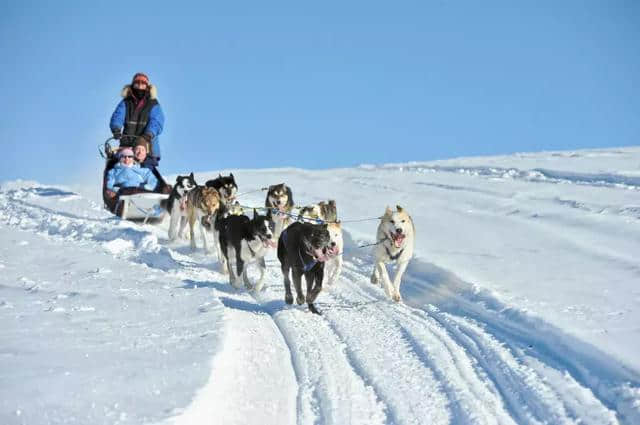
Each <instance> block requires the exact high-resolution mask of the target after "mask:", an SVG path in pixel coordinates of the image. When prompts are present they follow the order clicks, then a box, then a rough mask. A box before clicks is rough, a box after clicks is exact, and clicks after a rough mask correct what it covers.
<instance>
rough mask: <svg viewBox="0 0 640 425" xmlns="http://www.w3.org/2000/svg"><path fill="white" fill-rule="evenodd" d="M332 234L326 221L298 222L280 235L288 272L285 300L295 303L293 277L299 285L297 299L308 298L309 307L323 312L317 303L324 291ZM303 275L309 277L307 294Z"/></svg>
mask: <svg viewBox="0 0 640 425" xmlns="http://www.w3.org/2000/svg"><path fill="white" fill-rule="evenodd" d="M330 243H331V237H330V235H329V231H328V230H327V225H326V224H311V223H301V222H295V223H293V224H291V225H290V226H289V227H287V228H286V229H284V230H283V232H282V233H281V234H280V238H279V239H278V259H279V260H280V266H281V270H282V275H283V276H284V289H285V296H284V301H285V302H286V303H287V304H293V295H292V294H291V280H290V278H289V271H291V277H292V279H293V284H294V286H295V288H296V302H297V303H298V304H302V303H304V302H305V301H306V302H307V305H308V306H309V310H310V311H311V312H312V313H315V314H321V313H320V311H319V310H318V309H317V308H316V307H315V305H314V304H313V303H314V302H315V300H316V298H317V297H318V294H320V291H322V279H323V277H324V262H325V261H326V260H327V259H328V258H329V253H328V251H329V249H330ZM302 275H304V277H305V280H306V281H307V295H306V297H305V295H304V294H303V293H302Z"/></svg>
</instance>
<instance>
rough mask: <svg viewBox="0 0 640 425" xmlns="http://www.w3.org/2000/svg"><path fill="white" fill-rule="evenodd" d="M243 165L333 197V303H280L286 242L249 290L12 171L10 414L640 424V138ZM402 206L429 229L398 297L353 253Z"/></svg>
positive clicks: (243, 173)
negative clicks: (399, 159) (337, 266)
mask: <svg viewBox="0 0 640 425" xmlns="http://www.w3.org/2000/svg"><path fill="white" fill-rule="evenodd" d="M188 171H190V170H188ZM230 171H233V173H234V176H235V177H236V180H237V182H238V183H239V185H240V192H249V191H253V190H255V189H259V188H261V187H264V186H266V185H269V184H276V183H281V182H285V183H287V184H288V185H289V186H291V187H292V189H293V194H294V200H295V201H296V204H297V205H306V204H309V203H313V202H318V201H320V200H326V199H335V200H336V202H337V206H338V214H339V217H340V218H341V219H342V220H343V229H344V230H345V253H344V260H345V264H344V269H343V273H342V276H341V278H340V279H339V280H338V282H336V283H335V284H334V285H332V286H330V287H325V289H324V290H323V292H322V293H321V294H320V297H319V298H318V302H317V305H318V307H319V309H320V310H322V311H323V313H324V314H323V315H322V316H316V315H313V314H311V313H309V312H308V311H307V309H306V308H305V307H299V306H288V305H286V304H285V303H284V291H283V284H282V276H281V274H280V270H279V266H278V262H277V259H276V258H275V256H274V255H273V254H270V255H269V256H268V257H267V266H268V271H267V276H266V278H265V282H266V285H265V289H264V290H263V291H261V292H259V293H253V292H247V291H246V290H236V289H234V288H232V287H231V286H230V285H229V283H228V282H227V279H226V277H225V276H224V275H222V274H221V273H220V272H219V264H218V262H217V259H216V258H215V255H211V254H207V253H205V252H204V251H203V249H202V248H201V247H200V240H199V239H198V241H197V242H198V244H199V247H198V249H196V251H195V252H192V251H191V249H190V248H189V243H188V241H184V240H183V241H179V242H173V243H170V242H169V241H168V240H167V228H168V223H167V222H166V221H165V222H164V223H161V224H159V225H156V226H152V225H137V224H134V223H129V222H123V221H120V220H118V219H116V218H114V217H113V216H111V215H110V214H108V213H107V212H106V211H105V210H103V209H102V206H101V202H100V199H99V197H98V196H97V195H98V194H97V191H96V189H95V184H94V182H90V183H86V184H80V185H77V186H74V187H73V189H71V188H66V187H59V186H52V185H47V184H42V183H39V182H33V181H11V182H3V183H2V184H0V238H1V240H2V243H1V244H0V321H1V322H2V324H3V326H2V329H1V330H0V359H1V362H0V423H2V424H50V423H54V424H58V423H70V424H73V423H77V424H86V423H92V424H141V423H145V424H158V425H161V424H162V425H169V424H209V423H224V424H267V425H268V424H345V423H350V424H425V423H429V424H448V423H452V424H513V423H518V424H539V423H554V424H563V423H584V424H617V423H622V424H635V423H640V360H639V359H640V356H638V353H639V352H640V308H639V307H640V287H638V282H639V281H640V279H639V278H640V264H639V263H638V260H637V258H638V253H640V148H620V149H605V150H586V151H571V152H539V153H521V154H514V155H508V156H500V157H474V158H459V159H452V160H446V161H432V162H411V163H406V164H385V165H373V164H368V165H363V166H360V167H356V168H349V169H333V170H320V171H310V170H301V169H293V168H287V169H268V170H230ZM218 172H219V171H218V170H215V171H212V172H210V173H197V174H196V179H197V180H198V181H199V182H201V183H203V182H204V181H206V180H207V179H208V178H213V177H215V176H217V175H218ZM222 172H223V173H225V172H228V170H222ZM170 177H172V178H174V176H170ZM264 196H265V195H264V193H263V192H260V191H258V192H252V193H249V194H247V195H245V196H243V197H242V198H241V200H242V203H243V204H244V205H247V206H257V207H259V206H261V205H263V204H264ZM397 204H399V205H401V206H402V207H403V208H405V209H406V210H407V211H408V212H409V213H410V214H411V215H412V217H413V220H414V222H415V226H416V229H417V237H416V254H415V257H414V259H413V260H412V262H411V263H410V266H409V268H408V269H407V273H406V274H405V277H404V279H403V284H402V286H401V293H402V296H403V299H404V303H403V304H397V303H395V302H392V301H390V300H388V299H386V297H385V295H384V292H383V291H382V289H381V288H380V287H377V286H373V285H372V284H371V283H370V282H369V276H370V274H371V271H372V267H373V262H372V257H371V248H359V246H361V245H364V244H368V243H372V242H374V241H375V240H374V239H375V231H376V227H377V220H376V219H375V217H378V216H380V215H381V214H382V213H383V211H384V208H385V207H386V206H387V205H390V206H394V205H397ZM370 218H371V220H365V219H370ZM167 221H168V220H167ZM253 272H255V271H252V273H253Z"/></svg>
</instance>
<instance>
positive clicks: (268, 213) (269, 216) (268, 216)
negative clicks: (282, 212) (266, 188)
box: [267, 208, 273, 221]
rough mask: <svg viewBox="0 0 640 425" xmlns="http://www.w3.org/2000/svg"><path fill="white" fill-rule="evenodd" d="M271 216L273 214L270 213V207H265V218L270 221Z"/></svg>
mask: <svg viewBox="0 0 640 425" xmlns="http://www.w3.org/2000/svg"><path fill="white" fill-rule="evenodd" d="M272 216H273V214H271V208H267V220H269V221H271V217H272Z"/></svg>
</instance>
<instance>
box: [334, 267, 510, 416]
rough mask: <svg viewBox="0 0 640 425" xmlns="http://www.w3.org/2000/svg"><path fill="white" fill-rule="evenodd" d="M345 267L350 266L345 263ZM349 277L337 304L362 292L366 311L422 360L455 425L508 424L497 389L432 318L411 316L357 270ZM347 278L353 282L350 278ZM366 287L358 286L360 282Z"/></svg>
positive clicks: (352, 271) (506, 413)
mask: <svg viewBox="0 0 640 425" xmlns="http://www.w3.org/2000/svg"><path fill="white" fill-rule="evenodd" d="M347 269H352V266H351V265H350V264H348V265H347ZM348 273H349V274H350V275H351V279H348V281H347V279H345V281H343V282H340V283H339V285H344V286H343V287H341V288H340V295H339V296H338V297H337V298H338V299H339V302H340V303H349V302H351V301H350V300H352V299H353V297H354V296H357V297H362V298H364V299H365V300H366V301H365V302H364V304H365V305H366V306H367V307H366V309H365V310H371V311H364V313H365V314H366V315H368V316H373V317H377V318H378V319H379V320H381V318H383V317H384V318H386V319H387V320H389V321H391V322H394V323H396V324H397V325H398V326H399V328H400V333H401V336H402V338H403V339H404V340H405V341H406V342H407V343H408V344H409V346H410V347H411V348H412V350H413V352H414V353H415V354H416V355H417V356H418V358H420V359H421V361H422V362H423V363H424V365H425V366H426V367H428V368H430V369H431V370H432V371H433V373H434V375H435V377H436V378H437V380H438V381H439V383H440V385H442V388H443V390H444V392H445V393H446V396H447V398H448V400H449V408H450V409H451V414H452V417H451V422H452V423H456V424H513V423H514V421H513V419H512V418H511V416H510V415H509V413H508V412H507V411H506V410H505V407H504V404H503V402H502V399H501V397H500V396H499V394H498V392H497V390H496V389H495V387H494V386H493V385H492V383H491V382H490V381H487V380H486V376H485V375H484V374H482V373H481V371H480V373H478V370H477V367H476V365H475V362H474V359H473V358H471V357H469V356H468V355H467V354H466V352H465V351H464V349H462V348H461V347H460V346H459V345H458V344H457V343H456V342H455V341H454V340H453V339H451V337H450V335H449V334H448V333H447V332H446V331H445V330H444V328H442V327H441V326H439V325H438V324H437V323H436V322H435V321H433V319H429V318H426V319H424V320H417V319H415V318H414V317H412V315H411V312H410V311H407V310H408V307H406V306H404V305H401V304H395V303H391V302H389V301H388V300H386V299H385V298H384V295H383V294H381V293H380V292H378V293H376V291H375V289H374V287H373V286H372V285H371V284H370V283H369V282H368V277H365V276H363V275H362V274H361V273H360V272H359V271H354V270H348ZM352 281H353V283H352ZM365 284H366V285H368V286H363V285H365Z"/></svg>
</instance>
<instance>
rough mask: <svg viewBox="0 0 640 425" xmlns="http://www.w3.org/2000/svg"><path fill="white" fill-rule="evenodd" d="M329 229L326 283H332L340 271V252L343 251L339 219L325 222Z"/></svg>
mask: <svg viewBox="0 0 640 425" xmlns="http://www.w3.org/2000/svg"><path fill="white" fill-rule="evenodd" d="M327 230H328V231H329V240H330V243H329V250H328V257H329V258H328V259H327V261H326V264H325V266H324V267H325V277H326V283H327V284H328V285H333V284H334V283H335V282H336V281H337V280H338V278H339V277H340V274H341V273H342V254H343V252H344V240H343V238H342V225H341V223H340V222H339V221H335V222H329V223H327Z"/></svg>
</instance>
